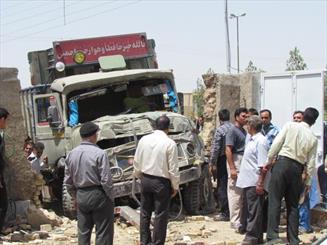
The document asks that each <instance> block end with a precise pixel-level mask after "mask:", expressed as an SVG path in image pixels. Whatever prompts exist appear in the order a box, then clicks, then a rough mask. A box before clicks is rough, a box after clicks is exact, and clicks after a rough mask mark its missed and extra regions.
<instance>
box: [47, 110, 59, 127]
mask: <svg viewBox="0 0 327 245" xmlns="http://www.w3.org/2000/svg"><path fill="white" fill-rule="evenodd" d="M47 119H48V122H49V125H50V127H51V128H52V129H58V128H59V126H60V125H61V121H60V115H59V111H58V108H57V106H54V105H51V106H49V107H48V118H47Z"/></svg>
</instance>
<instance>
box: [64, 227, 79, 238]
mask: <svg viewBox="0 0 327 245" xmlns="http://www.w3.org/2000/svg"><path fill="white" fill-rule="evenodd" d="M64 235H65V236H68V237H77V230H76V228H68V229H66V230H65V231H64Z"/></svg>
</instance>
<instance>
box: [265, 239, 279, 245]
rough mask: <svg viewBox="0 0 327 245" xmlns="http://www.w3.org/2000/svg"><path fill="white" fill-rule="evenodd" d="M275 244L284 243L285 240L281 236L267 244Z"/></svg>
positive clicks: (266, 244)
mask: <svg viewBox="0 0 327 245" xmlns="http://www.w3.org/2000/svg"><path fill="white" fill-rule="evenodd" d="M275 244H283V240H282V239H280V238H275V239H271V240H269V241H267V242H266V243H265V245H275Z"/></svg>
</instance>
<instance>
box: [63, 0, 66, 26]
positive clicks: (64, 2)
mask: <svg viewBox="0 0 327 245" xmlns="http://www.w3.org/2000/svg"><path fill="white" fill-rule="evenodd" d="M63 4H64V6H63V7H64V25H66V1H65V0H63Z"/></svg>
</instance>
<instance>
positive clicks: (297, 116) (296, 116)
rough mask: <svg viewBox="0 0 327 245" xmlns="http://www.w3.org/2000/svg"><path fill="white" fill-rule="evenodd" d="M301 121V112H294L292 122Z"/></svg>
mask: <svg viewBox="0 0 327 245" xmlns="http://www.w3.org/2000/svg"><path fill="white" fill-rule="evenodd" d="M302 121H303V111H295V112H294V113H293V122H302Z"/></svg>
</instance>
